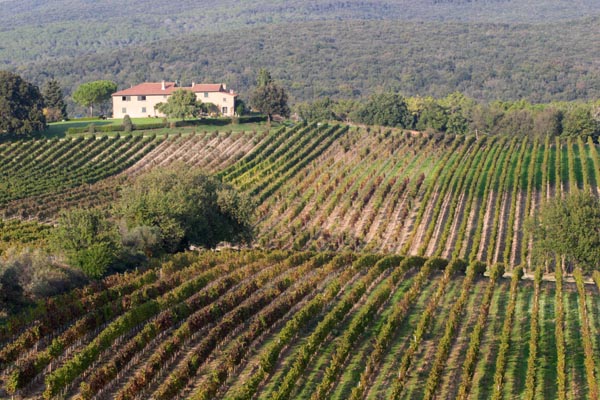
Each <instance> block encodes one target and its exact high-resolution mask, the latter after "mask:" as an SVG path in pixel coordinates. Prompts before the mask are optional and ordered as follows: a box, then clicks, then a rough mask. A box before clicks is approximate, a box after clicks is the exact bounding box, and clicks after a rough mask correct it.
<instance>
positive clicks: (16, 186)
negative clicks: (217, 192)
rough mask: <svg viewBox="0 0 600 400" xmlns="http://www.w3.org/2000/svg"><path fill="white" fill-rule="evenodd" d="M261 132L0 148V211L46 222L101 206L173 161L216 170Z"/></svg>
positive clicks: (238, 155)
mask: <svg viewBox="0 0 600 400" xmlns="http://www.w3.org/2000/svg"><path fill="white" fill-rule="evenodd" d="M261 137H262V134H250V133H248V134H245V133H231V132H230V133H216V132H213V133H191V134H186V135H181V134H176V135H172V136H169V137H164V136H144V137H142V136H131V135H122V136H118V137H108V136H97V137H92V138H83V137H80V138H76V139H66V140H58V139H53V140H34V141H19V142H13V143H4V144H1V145H0V176H1V177H2V179H1V183H0V213H1V215H2V216H4V217H5V218H7V217H9V218H10V217H19V218H36V219H41V220H46V219H52V218H54V217H55V216H56V214H57V213H58V211H60V210H61V209H62V208H71V207H75V206H79V207H90V206H96V205H102V204H107V203H109V202H110V201H112V200H113V199H114V198H115V196H116V195H117V192H118V189H119V187H120V186H121V185H124V184H126V183H127V181H128V179H129V178H130V177H132V176H135V175H137V174H139V173H141V172H143V171H146V170H148V169H149V168H155V167H156V168H160V167H162V166H166V165H169V164H171V163H172V162H174V161H178V162H185V163H187V164H188V165H194V166H197V167H200V168H202V169H204V170H206V171H207V172H215V171H219V170H221V169H223V168H225V167H227V166H228V165H230V164H232V163H234V162H235V161H237V160H238V159H240V158H241V157H242V156H244V155H245V154H246V153H247V152H249V151H250V150H251V149H252V148H253V147H254V146H255V145H256V142H257V141H259V140H260V138H261Z"/></svg>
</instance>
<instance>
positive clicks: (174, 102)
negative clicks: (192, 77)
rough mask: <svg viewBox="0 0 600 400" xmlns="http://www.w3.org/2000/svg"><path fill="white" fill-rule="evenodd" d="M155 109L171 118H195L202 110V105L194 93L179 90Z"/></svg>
mask: <svg viewBox="0 0 600 400" xmlns="http://www.w3.org/2000/svg"><path fill="white" fill-rule="evenodd" d="M155 108H156V109H157V110H158V111H160V112H161V113H163V114H165V115H166V116H168V117H169V118H181V119H183V120H185V119H186V118H188V117H194V116H195V115H196V113H197V112H198V110H199V109H200V103H199V101H198V100H197V99H196V95H195V94H194V92H192V91H190V90H186V89H177V90H176V91H174V92H173V94H172V95H171V96H169V98H168V99H167V102H166V103H159V104H157V105H156V106H155Z"/></svg>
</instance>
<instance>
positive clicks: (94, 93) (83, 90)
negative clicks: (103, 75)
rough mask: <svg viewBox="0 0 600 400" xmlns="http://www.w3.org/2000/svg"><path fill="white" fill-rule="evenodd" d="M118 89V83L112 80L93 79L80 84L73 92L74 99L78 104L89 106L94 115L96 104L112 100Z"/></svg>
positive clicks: (91, 113)
mask: <svg viewBox="0 0 600 400" xmlns="http://www.w3.org/2000/svg"><path fill="white" fill-rule="evenodd" d="M116 91H117V84H116V83H114V82H111V81H105V80H101V81H93V82H88V83H84V84H82V85H80V86H79V87H78V88H77V89H76V90H75V92H73V100H75V102H77V103H78V104H80V105H82V106H84V107H89V109H90V116H93V115H94V106H95V105H102V103H105V102H107V101H108V100H110V98H111V95H112V94H113V93H114V92H116Z"/></svg>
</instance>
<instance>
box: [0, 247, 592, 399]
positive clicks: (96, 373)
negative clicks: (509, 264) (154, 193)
mask: <svg viewBox="0 0 600 400" xmlns="http://www.w3.org/2000/svg"><path fill="white" fill-rule="evenodd" d="M484 270H485V265H483V264H479V263H472V264H471V265H469V266H467V265H466V264H464V263H462V262H459V261H452V262H450V263H448V261H445V260H443V259H439V258H429V259H426V258H422V257H409V258H403V257H402V256H396V255H392V256H381V255H375V254H362V255H361V254H356V253H347V252H346V253H338V254H335V253H311V252H285V251H274V252H263V251H257V250H252V251H242V252H228V251H225V252H211V251H205V252H200V253H185V254H180V255H176V256H173V257H172V258H171V259H169V260H165V261H164V262H163V264H162V266H160V267H159V268H158V269H154V270H148V271H137V272H132V273H128V274H125V275H115V276H111V277H109V278H106V279H105V280H104V281H101V282H98V283H96V284H94V285H91V286H88V287H85V288H83V289H79V290H76V291H74V292H72V293H68V294H65V295H62V296H61V297H59V298H54V299H51V300H49V301H47V302H46V303H44V304H39V305H38V307H37V308H36V309H34V310H32V311H30V312H28V313H27V314H24V315H19V316H16V317H15V318H13V319H12V320H11V321H9V322H8V323H7V324H5V325H3V326H2V327H0V343H1V344H2V346H1V347H0V348H1V350H0V380H1V384H2V389H1V391H0V396H1V397H6V396H8V395H9V394H10V395H13V396H14V397H13V398H16V399H20V398H36V397H42V396H43V397H44V398H58V397H60V398H83V399H91V398H97V399H108V398H116V399H133V398H154V399H173V398H190V399H213V398H225V399H250V398H260V399H263V398H264V399H267V398H269V399H349V398H350V399H380V398H385V399H392V398H393V399H411V398H428V399H430V398H434V397H436V398H472V399H474V398H482V399H487V398H498V399H499V398H544V399H551V398H573V399H576V398H597V397H594V396H595V395H596V396H597V393H598V392H597V390H598V383H597V380H596V377H597V376H598V373H599V370H598V367H599V366H600V352H599V351H598V349H599V347H598V346H599V344H598V335H594V334H590V332H598V329H600V318H599V315H600V302H598V301H597V300H598V295H599V293H598V287H597V286H596V285H598V284H600V281H599V280H598V278H599V276H596V277H595V278H596V282H595V283H596V285H584V283H583V280H582V277H581V276H580V275H577V274H576V275H575V282H572V280H571V281H570V282H563V279H562V276H561V275H558V276H557V277H556V282H550V281H545V280H544V281H543V280H542V279H541V278H542V274H541V272H542V270H541V269H537V270H536V274H535V279H534V280H533V281H531V280H528V281H524V280H520V279H519V277H520V276H521V275H520V274H519V271H520V270H519V269H516V270H515V271H514V273H513V274H512V277H508V278H503V277H502V272H503V269H502V268H500V267H493V268H489V270H490V274H489V277H484V276H483V275H482V273H483V271H484Z"/></svg>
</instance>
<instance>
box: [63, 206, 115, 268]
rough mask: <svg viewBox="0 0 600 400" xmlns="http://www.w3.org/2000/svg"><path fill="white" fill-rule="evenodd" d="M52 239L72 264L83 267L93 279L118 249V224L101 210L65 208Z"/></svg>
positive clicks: (113, 259) (109, 264) (109, 261)
mask: <svg viewBox="0 0 600 400" xmlns="http://www.w3.org/2000/svg"><path fill="white" fill-rule="evenodd" d="M51 241H52V243H53V246H54V247H55V248H56V249H57V250H59V251H60V252H62V253H64V255H65V256H66V258H67V260H68V261H69V263H70V264H71V266H73V267H77V268H79V269H81V270H82V271H83V272H84V273H85V274H86V275H87V276H88V277H90V278H100V277H102V276H103V275H104V274H105V273H106V271H107V270H108V268H109V267H110V266H111V264H112V263H113V262H114V261H115V260H116V257H117V255H118V251H119V238H118V233H117V231H116V229H115V227H114V226H113V225H112V223H111V222H110V221H109V220H108V218H107V216H106V215H105V214H104V213H103V212H101V211H98V210H85V209H73V210H69V211H63V212H62V213H61V215H60V218H59V219H58V224H57V228H56V229H54V231H53V234H52V237H51Z"/></svg>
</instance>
